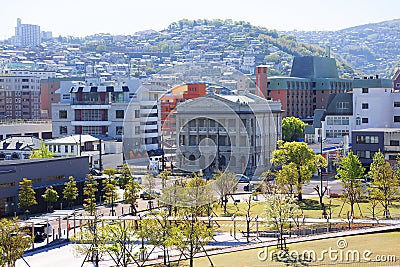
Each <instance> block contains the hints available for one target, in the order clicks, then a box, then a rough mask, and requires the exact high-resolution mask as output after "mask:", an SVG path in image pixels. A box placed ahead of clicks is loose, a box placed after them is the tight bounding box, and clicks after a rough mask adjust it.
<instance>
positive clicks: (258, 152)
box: [175, 93, 282, 176]
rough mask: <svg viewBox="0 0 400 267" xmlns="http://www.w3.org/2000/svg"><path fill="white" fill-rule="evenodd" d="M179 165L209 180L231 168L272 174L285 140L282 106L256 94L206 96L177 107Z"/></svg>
mask: <svg viewBox="0 0 400 267" xmlns="http://www.w3.org/2000/svg"><path fill="white" fill-rule="evenodd" d="M175 114H176V129H177V130H176V132H177V133H176V140H177V142H178V145H177V152H176V158H177V159H176V163H177V166H178V168H179V169H181V170H184V171H188V172H193V171H196V172H197V171H202V172H203V173H205V174H206V175H207V176H210V175H211V174H212V172H214V171H216V170H223V169H227V170H229V171H232V172H235V173H243V174H246V175H260V174H261V173H262V172H263V171H265V170H268V169H269V167H270V165H271V163H270V160H271V155H272V151H273V150H274V149H276V142H277V140H278V139H280V138H281V127H282V126H281V106H280V103H279V102H276V101H271V100H266V99H265V98H261V97H258V96H256V95H253V94H249V93H248V94H245V95H218V94H214V95H206V96H204V97H199V98H195V99H191V100H188V101H186V102H185V103H182V104H180V105H178V106H177V108H176V113H175Z"/></svg>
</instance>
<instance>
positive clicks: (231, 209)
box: [215, 197, 400, 219]
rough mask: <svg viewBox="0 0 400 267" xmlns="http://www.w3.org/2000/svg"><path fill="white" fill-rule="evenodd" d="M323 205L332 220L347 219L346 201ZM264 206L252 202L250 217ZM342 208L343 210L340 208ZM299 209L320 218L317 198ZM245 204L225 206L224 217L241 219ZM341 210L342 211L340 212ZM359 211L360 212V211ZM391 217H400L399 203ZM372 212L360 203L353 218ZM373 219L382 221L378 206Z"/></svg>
mask: <svg viewBox="0 0 400 267" xmlns="http://www.w3.org/2000/svg"><path fill="white" fill-rule="evenodd" d="M323 201H324V204H325V206H326V207H327V212H328V214H329V207H330V212H331V214H332V218H333V219H336V218H347V212H348V211H350V204H349V203H348V201H345V200H343V199H341V198H326V197H325V198H324V200H323ZM264 206H265V202H263V201H253V202H252V207H251V216H253V217H254V216H257V215H258V216H259V217H263V216H264ZM342 206H343V208H342ZM300 207H301V209H302V211H303V214H304V216H305V217H310V218H321V217H322V215H321V214H322V212H321V206H320V205H319V199H318V197H310V198H306V199H303V202H301V203H300ZM246 208H247V205H246V203H243V202H241V203H237V204H232V203H228V205H227V214H226V215H225V216H229V217H230V216H232V215H236V216H237V217H242V216H245V215H246ZM341 209H342V210H341ZM360 210H361V211H360ZM389 210H390V213H391V214H392V217H400V202H398V201H397V202H393V205H392V206H391V207H390V208H389ZM215 212H216V214H217V215H218V216H224V212H223V208H221V206H220V205H218V206H216V208H215ZM372 217H373V216H372V210H371V205H370V204H369V203H368V202H366V201H362V202H359V203H358V204H355V205H354V218H372ZM375 217H377V218H379V219H383V208H382V206H381V205H378V206H377V207H376V210H375Z"/></svg>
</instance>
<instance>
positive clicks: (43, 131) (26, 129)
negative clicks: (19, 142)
mask: <svg viewBox="0 0 400 267" xmlns="http://www.w3.org/2000/svg"><path fill="white" fill-rule="evenodd" d="M51 130H52V127H51V122H49V121H26V122H5V123H0V140H3V139H6V138H9V137H12V136H34V137H37V138H39V139H50V138H52V133H51Z"/></svg>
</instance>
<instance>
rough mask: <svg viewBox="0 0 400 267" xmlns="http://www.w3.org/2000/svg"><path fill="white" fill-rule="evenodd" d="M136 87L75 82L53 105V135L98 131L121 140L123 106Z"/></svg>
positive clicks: (126, 104) (62, 92) (99, 133)
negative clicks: (58, 101)
mask: <svg viewBox="0 0 400 267" xmlns="http://www.w3.org/2000/svg"><path fill="white" fill-rule="evenodd" d="M136 89H137V87H134V86H133V87H131V89H130V87H129V86H128V84H126V83H111V84H110V85H104V84H102V85H97V84H95V83H92V84H91V85H90V83H89V85H87V84H83V83H76V84H74V86H72V87H71V88H70V89H69V92H65V87H64V88H63V89H61V88H60V91H59V93H60V95H61V96H60V103H57V104H53V105H52V122H53V137H61V136H66V135H71V134H97V135H104V136H111V137H113V138H115V139H118V140H122V134H123V123H124V118H125V109H126V108H127V107H128V105H129V102H130V101H131V99H132V98H133V97H134V95H135V91H136Z"/></svg>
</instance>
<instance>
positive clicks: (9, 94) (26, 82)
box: [0, 74, 40, 120]
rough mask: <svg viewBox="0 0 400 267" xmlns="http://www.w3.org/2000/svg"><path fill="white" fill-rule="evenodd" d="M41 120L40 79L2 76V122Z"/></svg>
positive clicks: (0, 114)
mask: <svg viewBox="0 0 400 267" xmlns="http://www.w3.org/2000/svg"><path fill="white" fill-rule="evenodd" d="M19 119H23V120H32V119H40V78H38V77H35V76H30V75H26V76H25V75H24V76H15V75H9V74H2V75H0V120H19Z"/></svg>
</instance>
